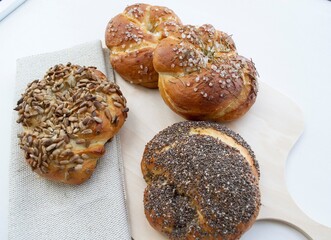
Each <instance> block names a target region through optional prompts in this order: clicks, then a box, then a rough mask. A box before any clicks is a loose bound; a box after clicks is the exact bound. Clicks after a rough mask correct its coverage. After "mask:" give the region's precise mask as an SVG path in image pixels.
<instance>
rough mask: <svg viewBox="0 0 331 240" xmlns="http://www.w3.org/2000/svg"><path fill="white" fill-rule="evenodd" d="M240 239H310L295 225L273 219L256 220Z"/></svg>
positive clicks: (310, 239)
mask: <svg viewBox="0 0 331 240" xmlns="http://www.w3.org/2000/svg"><path fill="white" fill-rule="evenodd" d="M240 239H241V240H252V239H254V240H279V239H284V240H285V239H291V240H312V238H311V237H309V236H308V235H307V234H306V233H305V232H304V231H303V230H302V229H299V228H298V227H297V226H295V225H293V224H291V223H288V222H284V221H280V220H274V219H270V220H269V219H263V220H257V221H256V222H255V224H254V225H253V226H252V228H251V229H249V230H248V231H247V232H246V233H245V234H244V235H243V236H242V238H240Z"/></svg>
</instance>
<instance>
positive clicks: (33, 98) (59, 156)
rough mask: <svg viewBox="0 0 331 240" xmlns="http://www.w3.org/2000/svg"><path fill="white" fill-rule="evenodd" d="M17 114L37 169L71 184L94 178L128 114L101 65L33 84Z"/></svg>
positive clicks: (63, 70) (61, 71)
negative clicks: (100, 159) (101, 70)
mask: <svg viewBox="0 0 331 240" xmlns="http://www.w3.org/2000/svg"><path fill="white" fill-rule="evenodd" d="M15 110H17V111H18V115H19V117H18V120H17V122H18V123H21V124H22V125H23V132H22V133H21V134H19V136H18V137H19V145H20V147H21V149H23V150H24V152H25V159H26V161H27V163H28V164H29V165H30V166H31V168H32V170H33V171H35V172H36V173H38V174H39V175H40V176H42V177H45V178H47V179H50V180H54V181H58V182H63V183H68V184H80V183H82V182H84V181H85V180H87V179H89V178H90V176H91V175H92V173H93V171H94V169H95V167H96V164H97V160H98V159H99V158H100V157H101V156H102V155H103V153H104V151H105V148H104V144H105V143H106V142H107V141H108V140H109V139H111V138H112V137H113V136H114V135H115V134H116V133H117V132H118V130H119V129H120V128H121V126H122V125H123V123H124V121H125V119H126V117H127V112H128V108H127V107H126V100H125V98H124V97H123V95H122V93H121V91H120V89H119V87H118V86H117V85H116V84H115V83H112V82H109V81H107V79H106V76H105V75H104V74H103V73H101V72H100V71H98V70H97V69H96V68H95V67H81V66H78V65H71V64H70V63H68V64H67V65H62V64H59V65H55V66H54V67H52V68H50V69H49V70H48V72H47V73H46V75H45V76H44V78H43V79H41V80H35V81H33V82H31V83H30V84H29V85H28V87H27V89H26V90H25V92H24V93H23V94H22V98H21V99H20V100H19V101H18V102H17V107H16V108H15Z"/></svg>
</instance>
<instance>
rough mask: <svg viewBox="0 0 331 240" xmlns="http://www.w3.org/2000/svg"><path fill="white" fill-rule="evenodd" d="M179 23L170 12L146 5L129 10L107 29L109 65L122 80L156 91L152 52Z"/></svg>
mask: <svg viewBox="0 0 331 240" xmlns="http://www.w3.org/2000/svg"><path fill="white" fill-rule="evenodd" d="M178 25H181V21H180V20H179V18H178V17H177V15H176V14H175V13H174V12H173V11H172V10H170V9H168V8H166V7H160V6H151V5H148V4H134V5H131V6H128V7H127V8H126V9H125V10H124V12H123V13H121V14H119V15H117V16H115V17H114V18H113V19H111V20H110V22H109V23H108V25H107V29H106V45H107V47H108V48H109V49H110V50H111V54H110V62H111V64H112V66H113V68H114V69H115V70H116V71H117V72H118V73H119V74H120V75H121V77H122V78H123V79H125V80H127V81H129V82H131V83H134V84H139V85H141V86H144V87H147V88H157V83H158V74H157V72H155V70H154V67H153V61H152V60H153V51H154V49H155V47H156V45H157V44H158V43H159V41H160V40H161V39H163V38H165V37H167V36H169V35H171V34H172V33H173V32H175V31H176V30H177V29H178Z"/></svg>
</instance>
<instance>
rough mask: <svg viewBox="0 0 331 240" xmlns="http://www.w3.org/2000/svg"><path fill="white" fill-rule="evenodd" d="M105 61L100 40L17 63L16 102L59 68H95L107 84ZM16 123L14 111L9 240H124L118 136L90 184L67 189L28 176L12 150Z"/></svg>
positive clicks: (110, 74) (126, 231) (126, 233)
mask: <svg viewBox="0 0 331 240" xmlns="http://www.w3.org/2000/svg"><path fill="white" fill-rule="evenodd" d="M105 59H108V56H107V57H104V52H103V49H102V45H101V42H100V41H94V42H90V43H86V44H82V45H79V46H75V47H73V48H69V49H65V50H62V51H58V52H52V53H46V54H41V55H36V56H30V57H25V58H21V59H18V60H17V75H16V95H15V97H16V100H18V99H19V98H20V94H21V93H22V92H23V91H24V90H25V88H26V86H27V84H28V83H29V82H31V81H33V80H34V79H40V78H42V77H43V75H44V74H45V72H46V71H47V70H48V69H49V68H50V67H52V66H54V65H55V64H59V63H63V64H66V63H67V62H71V63H73V64H79V65H82V66H83V65H85V66H96V67H97V68H98V69H99V70H101V71H102V72H103V73H105V74H106V73H107V70H108V79H109V80H110V81H114V75H113V71H112V70H111V69H110V65H109V64H107V63H105ZM109 70H110V71H109ZM15 106H16V104H13V108H14V107H15ZM16 119H17V113H16V112H15V113H14V117H13V124H12V139H11V142H12V145H11V159H10V169H9V171H10V173H9V229H8V234H9V239H15V240H21V239H22V240H23V239H24V240H27V239H32V240H36V239H47V240H53V239H54V240H66V239H70V240H73V239H77V240H78V239H79V240H82V239H86V240H100V239H107V240H108V239H110V240H111V239H116V240H118V239H119V240H121V239H123V240H124V239H130V229H129V223H128V214H127V210H126V202H125V188H124V180H123V179H124V178H123V174H124V168H123V164H122V159H121V150H120V141H119V136H115V137H114V138H113V140H112V141H111V142H110V143H107V144H106V153H105V155H104V156H103V157H102V158H101V159H99V161H98V165H97V167H96V170H95V172H94V174H93V175H92V177H91V179H89V180H88V181H87V182H85V183H83V184H81V185H78V186H70V185H65V184H61V183H54V182H51V181H48V180H46V179H43V178H40V177H38V176H37V174H35V173H34V172H32V171H31V169H30V167H29V166H28V164H26V163H25V160H24V154H23V151H22V150H21V149H20V148H19V146H18V139H17V133H19V132H21V130H22V129H21V127H20V126H19V124H17V123H16ZM124 126H125V124H124Z"/></svg>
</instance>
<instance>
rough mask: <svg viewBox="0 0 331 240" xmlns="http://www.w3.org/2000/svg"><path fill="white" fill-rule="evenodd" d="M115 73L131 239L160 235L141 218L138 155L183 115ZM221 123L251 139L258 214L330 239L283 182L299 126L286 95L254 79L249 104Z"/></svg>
mask: <svg viewBox="0 0 331 240" xmlns="http://www.w3.org/2000/svg"><path fill="white" fill-rule="evenodd" d="M116 79H117V83H118V84H119V85H120V86H121V89H122V91H123V93H124V95H125V97H126V98H127V100H128V106H129V108H130V112H129V117H128V119H127V121H126V123H125V125H124V127H123V128H122V129H121V132H120V135H121V143H122V154H123V161H124V167H125V178H126V188H127V189H126V191H127V203H128V208H129V218H130V224H131V231H132V237H133V238H134V239H135V240H146V239H153V240H158V239H166V237H165V236H164V235H162V234H160V233H158V232H157V231H155V230H154V229H153V228H152V227H151V226H150V225H149V223H148V221H147V220H146V218H145V215H144V208H143V192H144V189H145V187H146V183H145V181H144V179H143V177H142V174H141V170H140V161H141V157H142V154H143V151H144V148H145V144H146V143H147V142H148V141H149V140H151V139H152V138H153V137H154V135H155V134H156V133H158V132H159V131H161V130H162V129H164V128H166V127H168V126H169V125H171V124H173V123H175V122H179V121H183V120H184V119H183V118H181V117H180V116H178V115H176V114H175V113H173V112H172V111H171V110H170V109H169V108H168V106H166V105H165V103H164V102H163V100H162V98H161V96H160V95H159V93H158V90H155V89H154V90H151V89H146V88H143V87H139V86H134V85H132V84H129V83H128V82H126V81H124V80H123V79H122V78H121V77H120V76H119V75H116ZM226 125H227V126H228V127H230V128H231V129H233V130H234V131H236V132H238V133H239V134H240V135H241V136H242V137H243V138H244V139H245V140H246V141H247V142H248V143H249V144H250V145H251V147H252V149H253V150H254V152H255V154H256V157H257V160H258V161H259V163H260V167H261V180H260V187H261V193H262V207H261V211H260V214H259V217H258V219H260V220H261V219H272V220H277V221H281V222H284V223H287V224H289V225H290V226H292V227H294V228H296V229H297V230H299V231H300V232H302V233H303V234H304V235H305V236H306V237H307V238H308V239H314V240H315V239H319V240H330V239H331V229H330V228H327V227H325V226H322V225H320V224H318V223H316V222H314V221H312V220H311V219H310V218H308V217H307V216H306V215H305V214H304V213H303V212H302V211H301V210H300V209H299V208H298V207H297V205H296V204H295V203H294V201H293V200H292V198H291V197H290V195H289V193H288V191H287V188H286V184H285V166H286V159H287V155H288V154H289V152H290V150H291V148H292V147H293V145H294V144H295V142H296V141H297V140H298V138H299V137H300V135H301V133H302V132H303V129H304V121H303V115H302V112H301V110H300V109H299V108H298V107H297V106H296V105H295V104H294V103H293V102H292V101H291V100H290V99H289V98H288V97H286V96H284V95H282V94H281V93H279V92H278V91H276V90H275V89H273V88H271V87H270V86H268V85H267V84H265V83H263V82H260V89H259V94H258V98H257V101H256V103H255V105H254V106H253V107H252V109H251V110H250V111H249V112H248V113H247V114H246V115H245V116H244V117H243V118H241V119H239V120H237V121H235V122H232V123H230V124H226Z"/></svg>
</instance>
